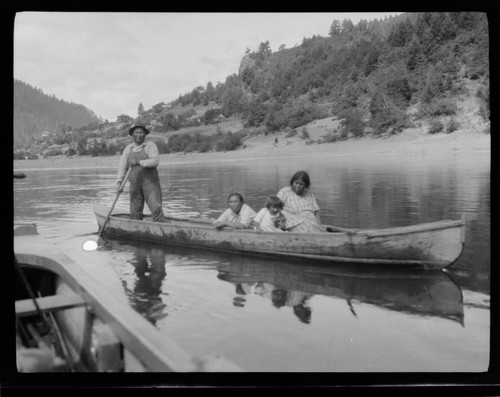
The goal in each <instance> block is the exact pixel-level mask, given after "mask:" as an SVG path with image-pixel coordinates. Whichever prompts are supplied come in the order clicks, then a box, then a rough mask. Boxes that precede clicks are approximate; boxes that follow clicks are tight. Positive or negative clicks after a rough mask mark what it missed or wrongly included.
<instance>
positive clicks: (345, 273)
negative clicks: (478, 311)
mask: <svg viewBox="0 0 500 397" xmlns="http://www.w3.org/2000/svg"><path fill="white" fill-rule="evenodd" d="M218 277H219V278H220V279H222V280H225V281H229V282H231V283H233V284H235V285H246V286H249V285H255V284H256V283H266V284H271V285H272V286H273V288H274V289H277V290H286V291H296V292H300V293H302V294H309V295H324V296H332V297H336V298H341V299H346V300H347V302H348V303H349V304H351V303H353V302H360V303H367V304H371V305H376V306H379V307H383V308H386V309H390V310H395V311H399V312H405V313H410V314H414V315H421V316H436V317H442V318H447V319H451V320H455V321H458V322H459V323H460V324H462V325H463V316H464V312H463V300H462V292H461V290H460V288H459V287H458V286H457V285H456V284H455V283H454V282H453V281H452V280H451V278H450V277H449V276H448V275H447V274H446V273H444V272H442V271H438V270H436V271H428V270H427V271H426V270H422V271H417V270H413V271H411V270H408V269H405V270H404V271H388V270H387V269H385V270H379V271H371V272H367V271H358V272H354V271H353V268H352V267H350V268H339V267H335V268H334V267H324V266H312V265H306V266H297V265H294V264H283V263H273V262H269V263H262V264H261V263H258V264H257V263H255V262H254V263H252V262H250V261H248V260H246V261H233V262H231V264H230V265H229V266H224V267H220V268H219V276H218Z"/></svg>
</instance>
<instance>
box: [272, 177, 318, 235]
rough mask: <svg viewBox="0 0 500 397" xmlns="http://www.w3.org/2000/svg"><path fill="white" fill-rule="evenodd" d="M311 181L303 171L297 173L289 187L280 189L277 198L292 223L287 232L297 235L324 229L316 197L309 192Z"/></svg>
mask: <svg viewBox="0 0 500 397" xmlns="http://www.w3.org/2000/svg"><path fill="white" fill-rule="evenodd" d="M310 186H311V179H310V178H309V174H308V173H307V172H305V171H297V172H296V173H295V174H293V176H292V178H291V180H290V186H286V187H284V188H282V189H281V190H280V191H279V192H278V194H277V196H278V197H279V198H280V199H281V201H283V214H284V215H285V217H286V218H287V220H290V221H292V222H293V223H294V225H295V226H293V227H291V226H290V225H289V227H290V228H289V229H288V230H289V231H291V232H299V233H310V232H321V231H324V227H323V226H322V225H321V220H320V217H319V209H320V208H319V206H318V203H317V202H316V197H314V194H313V193H312V192H311V190H310Z"/></svg>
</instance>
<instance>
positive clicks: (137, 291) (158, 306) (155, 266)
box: [130, 247, 167, 324]
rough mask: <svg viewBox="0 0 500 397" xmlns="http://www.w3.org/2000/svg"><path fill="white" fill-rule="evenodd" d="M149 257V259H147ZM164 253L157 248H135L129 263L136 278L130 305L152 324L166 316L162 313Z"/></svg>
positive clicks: (164, 272)
mask: <svg viewBox="0 0 500 397" xmlns="http://www.w3.org/2000/svg"><path fill="white" fill-rule="evenodd" d="M148 259H149V260H148ZM165 262H166V259H165V253H164V252H163V250H161V249H157V248H149V249H145V248H140V247H138V248H136V249H135V252H134V258H133V259H132V260H131V261H130V263H131V264H132V265H133V266H134V268H135V274H136V275H137V279H136V282H135V286H134V294H133V296H132V300H133V302H132V306H133V307H134V308H135V310H137V311H138V312H139V313H141V314H142V315H143V316H145V317H146V318H147V319H148V320H149V321H150V322H152V323H153V324H155V323H156V321H157V320H159V319H161V318H163V317H165V316H166V314H164V313H163V309H164V308H165V304H164V303H163V302H162V299H161V294H162V289H161V287H162V283H163V279H164V278H165V276H166V275H167V273H166V271H165Z"/></svg>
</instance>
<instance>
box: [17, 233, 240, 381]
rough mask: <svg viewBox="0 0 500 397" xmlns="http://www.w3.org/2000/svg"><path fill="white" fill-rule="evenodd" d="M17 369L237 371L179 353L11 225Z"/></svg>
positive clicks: (42, 243)
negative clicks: (14, 266)
mask: <svg viewBox="0 0 500 397" xmlns="http://www.w3.org/2000/svg"><path fill="white" fill-rule="evenodd" d="M14 236H15V237H14V252H15V259H16V269H17V270H18V272H17V273H16V276H17V278H16V279H15V283H16V284H15V289H14V292H15V295H16V303H15V306H16V330H17V332H16V338H17V354H16V355H17V365H18V369H19V370H20V372H49V371H50V372H53V371H61V372H68V371H75V372H89V371H90V372H137V371H148V372H153V371H161V372H171V371H180V372H192V371H225V370H231V371H234V370H236V371H237V370H238V369H237V367H236V366H234V365H233V364H232V363H230V362H227V361H226V360H225V359H223V358H217V357H214V358H198V357H192V356H190V355H189V354H188V353H186V352H184V351H183V350H182V349H181V348H179V347H178V346H177V345H176V344H175V343H173V342H172V341H171V340H169V339H168V338H167V337H166V336H165V335H163V334H162V333H160V331H159V330H158V329H157V328H155V327H154V326H153V325H152V324H151V323H149V322H148V321H147V320H146V319H144V318H143V317H142V316H141V315H140V314H139V313H137V312H136V311H134V310H133V309H132V308H130V307H129V306H128V305H127V304H126V303H123V302H121V301H120V300H118V299H116V298H115V297H114V296H112V295H110V294H109V293H108V292H107V291H106V290H105V288H103V287H102V286H101V285H99V283H98V282H97V281H96V280H95V279H93V278H91V277H90V276H89V275H88V274H87V273H86V272H85V271H84V270H83V269H82V268H81V267H80V266H79V265H78V264H77V263H75V262H74V261H73V260H72V259H70V258H69V257H67V256H66V255H64V254H63V253H61V252H59V251H58V250H57V249H56V248H55V247H53V246H52V245H51V244H50V243H49V242H48V241H46V240H45V239H43V238H42V237H41V236H40V235H38V234H37V232H36V226H35V225H22V226H16V225H14Z"/></svg>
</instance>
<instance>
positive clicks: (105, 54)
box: [14, 12, 400, 121]
mask: <svg viewBox="0 0 500 397" xmlns="http://www.w3.org/2000/svg"><path fill="white" fill-rule="evenodd" d="M397 14H400V13H399V12H390V13H326V12H321V13H276V12H274V13H125V12H121V13H120V12H117V13H112V12H76V13H75V12H71V13H68V12H20V13H18V14H16V17H15V23H14V78H15V79H18V80H21V81H23V82H25V83H27V84H30V85H31V86H33V87H36V88H39V89H41V90H42V91H43V92H44V93H45V94H48V95H55V96H56V97H57V98H59V99H62V100H65V101H67V102H74V103H78V104H82V105H84V106H85V107H87V108H89V109H90V110H92V111H93V112H94V113H96V114H97V116H99V117H102V118H103V119H107V120H109V121H116V118H117V116H118V115H120V114H127V115H129V116H131V117H136V116H137V109H138V107H139V103H142V104H143V106H144V108H145V109H146V110H148V109H150V108H151V107H152V106H153V105H156V104H157V103H160V102H165V103H169V102H170V101H172V100H175V99H177V98H178V97H179V95H184V94H187V93H188V92H191V90H192V89H193V88H195V87H197V86H203V87H206V85H207V83H208V82H209V81H210V82H212V84H214V85H216V84H217V82H221V83H224V82H225V81H226V77H227V76H229V75H231V74H233V73H238V68H239V65H240V61H241V59H242V57H243V56H244V55H245V51H246V50H247V48H248V49H250V50H251V51H252V52H253V51H257V50H258V48H259V44H260V43H262V42H266V41H269V43H270V46H271V50H272V51H277V50H278V48H279V47H280V46H281V45H282V44H284V45H285V46H286V48H292V47H294V46H295V45H300V44H301V43H302V40H303V38H310V37H312V36H313V35H317V36H328V32H329V30H330V25H331V23H332V21H333V20H335V19H337V20H341V21H342V20H344V19H351V20H352V22H353V23H354V24H357V23H358V22H359V21H360V20H361V19H365V20H367V21H370V20H373V19H383V18H384V17H385V16H386V15H387V16H390V15H397Z"/></svg>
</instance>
